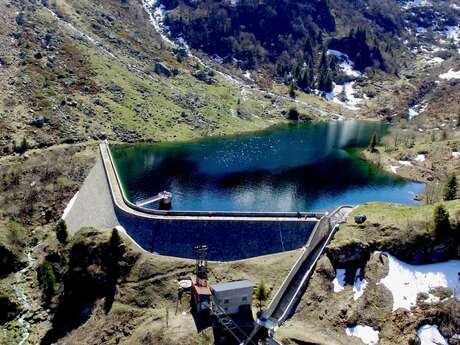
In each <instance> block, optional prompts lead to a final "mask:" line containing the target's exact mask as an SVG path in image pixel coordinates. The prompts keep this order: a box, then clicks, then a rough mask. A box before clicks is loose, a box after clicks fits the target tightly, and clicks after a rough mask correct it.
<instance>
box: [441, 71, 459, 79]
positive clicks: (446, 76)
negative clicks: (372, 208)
mask: <svg viewBox="0 0 460 345" xmlns="http://www.w3.org/2000/svg"><path fill="white" fill-rule="evenodd" d="M439 78H440V79H445V80H450V79H460V71H457V72H455V71H454V70H453V69H452V68H451V69H450V70H449V71H448V72H446V73H443V74H440V75H439Z"/></svg>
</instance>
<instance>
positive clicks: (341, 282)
mask: <svg viewBox="0 0 460 345" xmlns="http://www.w3.org/2000/svg"><path fill="white" fill-rule="evenodd" d="M360 273H361V269H358V270H357V271H356V277H355V281H354V284H353V299H354V300H355V301H356V300H357V299H358V298H360V297H361V296H362V295H363V293H364V290H366V286H367V280H366V279H361V278H360ZM332 284H333V286H334V292H340V291H343V290H344V289H345V270H344V269H341V268H338V269H337V270H336V274H335V278H334V280H333V281H332Z"/></svg>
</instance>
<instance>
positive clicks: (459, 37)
mask: <svg viewBox="0 0 460 345" xmlns="http://www.w3.org/2000/svg"><path fill="white" fill-rule="evenodd" d="M444 35H445V36H446V38H447V39H448V40H452V41H454V42H455V43H457V42H459V41H460V27H459V26H446V29H445V30H444Z"/></svg>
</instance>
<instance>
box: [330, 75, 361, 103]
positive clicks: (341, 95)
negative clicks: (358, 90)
mask: <svg viewBox="0 0 460 345" xmlns="http://www.w3.org/2000/svg"><path fill="white" fill-rule="evenodd" d="M354 84H355V82H354V81H351V82H348V83H345V84H343V85H337V84H335V83H334V89H333V90H332V92H328V93H327V94H326V99H327V100H329V101H333V102H335V103H338V104H340V105H343V106H344V107H347V108H348V109H350V110H357V109H358V107H357V105H358V104H359V103H361V102H362V99H361V98H359V97H355V90H354V89H353V86H354Z"/></svg>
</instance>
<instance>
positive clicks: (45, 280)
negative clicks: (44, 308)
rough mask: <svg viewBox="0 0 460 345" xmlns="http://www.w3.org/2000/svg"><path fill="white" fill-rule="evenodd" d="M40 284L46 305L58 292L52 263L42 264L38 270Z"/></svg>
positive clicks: (45, 262)
mask: <svg viewBox="0 0 460 345" xmlns="http://www.w3.org/2000/svg"><path fill="white" fill-rule="evenodd" d="M37 273H38V282H39V283H40V287H41V288H42V290H43V294H44V296H45V300H46V303H49V302H50V301H51V298H53V296H54V295H55V294H56V292H57V290H58V284H57V281H56V275H55V274H54V269H53V266H52V265H51V263H50V262H49V261H47V260H45V261H44V262H43V264H41V266H40V267H39V268H38V272H37Z"/></svg>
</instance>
